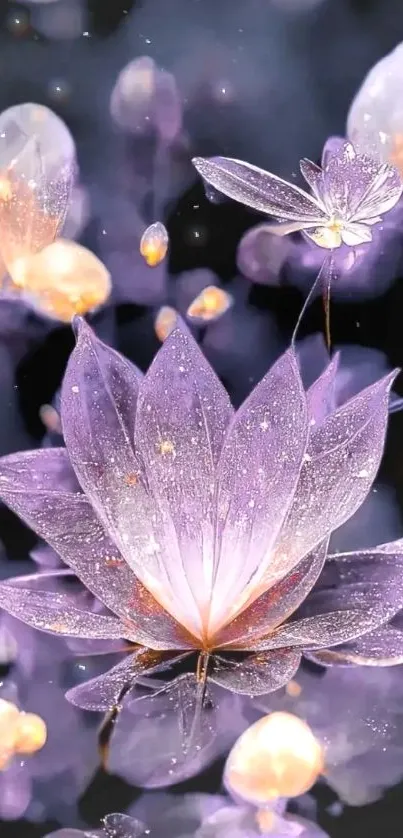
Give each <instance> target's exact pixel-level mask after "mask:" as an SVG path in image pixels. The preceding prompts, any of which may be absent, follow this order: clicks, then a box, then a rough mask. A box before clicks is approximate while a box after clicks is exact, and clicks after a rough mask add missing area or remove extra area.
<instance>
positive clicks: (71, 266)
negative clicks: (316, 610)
mask: <svg viewBox="0 0 403 838" xmlns="http://www.w3.org/2000/svg"><path fill="white" fill-rule="evenodd" d="M12 278H13V280H14V282H15V283H16V284H17V285H18V286H19V287H20V288H22V289H24V292H25V293H26V294H27V295H29V296H28V301H29V302H31V304H32V305H33V307H35V308H37V309H38V310H39V311H41V313H43V314H47V315H48V316H49V317H52V318H53V319H55V320H61V321H63V322H65V323H67V322H69V321H70V320H71V318H72V317H73V315H74V314H86V313H87V312H89V311H93V310H94V309H96V308H98V307H99V306H100V305H102V304H103V303H104V302H105V301H106V300H107V298H108V296H109V294H110V291H111V279H110V274H109V272H108V270H107V269H106V268H105V266H104V265H103V263H102V262H101V261H100V259H98V258H97V257H96V256H95V255H94V254H93V253H91V251H90V250H87V248H85V247H82V246H81V245H79V244H76V243H75V242H71V241H67V240H64V239H57V241H55V242H53V243H52V244H50V245H48V247H45V248H44V249H43V250H41V251H40V252H39V253H36V254H34V255H33V256H29V257H27V258H25V259H20V260H18V265H17V266H16V269H15V270H14V272H13V273H12ZM31 295H32V296H31Z"/></svg>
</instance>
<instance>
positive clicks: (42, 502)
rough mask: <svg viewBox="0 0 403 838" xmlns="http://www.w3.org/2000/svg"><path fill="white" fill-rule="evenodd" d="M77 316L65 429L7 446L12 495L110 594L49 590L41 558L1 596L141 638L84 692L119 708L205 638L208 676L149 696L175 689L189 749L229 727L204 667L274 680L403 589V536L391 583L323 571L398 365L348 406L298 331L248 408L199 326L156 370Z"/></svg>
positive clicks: (85, 632)
mask: <svg viewBox="0 0 403 838" xmlns="http://www.w3.org/2000/svg"><path fill="white" fill-rule="evenodd" d="M77 329H78V339H77V346H76V348H75V350H74V351H73V353H72V355H71V357H70V360H69V363H68V367H67V371H66V375H65V378H64V382H63V390H62V399H61V410H62V424H63V433H64V439H65V444H66V449H60V448H59V449H51V448H48V449H43V450H39V451H33V452H29V453H27V454H17V455H12V456H9V457H6V458H3V460H2V462H1V469H0V485H1V496H2V498H3V500H4V501H6V502H7V504H8V505H9V506H11V507H12V508H13V509H14V510H15V511H16V512H18V514H19V515H21V517H23V518H24V520H25V521H26V522H27V523H28V524H29V525H30V526H32V527H33V528H34V529H35V530H36V532H37V533H38V534H39V535H40V536H41V537H43V538H44V539H46V540H47V541H48V542H49V544H50V545H51V546H52V547H53V548H54V549H55V550H56V551H57V552H58V553H59V554H60V556H61V558H62V559H63V560H64V561H65V562H66V563H67V564H68V565H69V566H70V568H71V569H72V570H73V571H74V572H75V573H76V574H77V576H78V577H79V578H80V579H81V581H82V582H83V584H84V585H85V586H86V587H87V588H88V589H89V590H90V591H91V592H92V594H94V596H95V597H96V598H97V599H99V600H100V602H101V603H103V606H104V610H103V611H99V610H96V609H94V607H93V606H91V607H90V608H89V607H88V606H86V604H85V602H82V601H79V600H77V599H74V598H73V599H72V598H71V597H70V596H69V595H68V594H65V593H62V592H60V593H52V592H51V591H49V590H46V577H45V576H43V577H42V580H43V590H42V591H39V590H38V581H37V577H33V578H34V580H35V581H34V585H33V586H32V585H30V584H29V578H28V581H27V580H26V578H25V579H23V580H21V582H18V580H14V581H13V582H11V583H3V584H2V586H1V588H0V592H1V594H0V596H1V604H2V605H3V606H4V607H5V608H6V609H7V610H8V611H9V612H10V613H11V614H13V615H14V616H18V617H19V618H20V619H22V620H24V621H25V622H28V623H29V624H31V625H33V626H35V627H36V628H40V629H42V630H44V631H47V632H54V633H57V634H62V635H67V636H69V635H70V636H71V637H76V638H87V639H88V640H92V641H95V640H96V641H108V643H107V644H106V645H107V647H108V651H111V645H110V641H112V648H113V649H116V641H118V646H119V644H120V642H121V641H123V640H124V642H125V643H126V644H128V650H129V649H130V645H131V646H132V647H133V644H134V646H135V648H134V650H132V652H131V654H129V655H128V656H127V657H125V658H124V659H123V661H122V662H121V663H119V664H117V666H115V667H114V668H113V669H112V670H110V671H109V672H108V673H106V674H105V675H101V676H99V677H97V678H95V679H93V680H92V681H88V682H86V683H84V684H81V685H78V686H77V687H75V688H73V689H71V690H70V691H69V692H68V694H67V695H68V698H69V699H70V700H71V701H72V702H73V703H76V704H78V705H79V706H81V707H84V708H87V709H92V710H108V709H110V708H111V707H113V706H114V705H115V704H116V702H119V701H120V700H121V699H122V697H123V694H124V693H125V692H126V691H127V690H128V689H130V688H131V687H132V686H134V684H135V683H136V682H139V684H140V685H141V683H142V679H143V678H144V675H146V674H147V675H151V676H153V679H154V681H155V677H157V681H158V674H159V673H160V672H161V671H163V670H164V669H166V668H167V667H168V666H171V665H172V664H173V663H175V660H177V659H178V658H179V659H183V658H184V656H185V657H186V656H188V655H190V654H191V653H194V652H198V653H200V655H199V658H198V663H197V677H196V678H194V676H193V675H192V674H191V673H190V672H189V673H183V674H180V675H177V676H176V677H175V678H174V680H171V681H170V683H169V684H168V685H166V684H165V685H164V684H163V683H161V682H159V684H160V686H159V687H157V688H156V690H155V692H154V697H153V696H151V702H154V704H155V702H156V701H157V702H158V700H159V699H158V696H159V695H161V691H162V693H164V692H167V694H168V696H169V700H170V702H171V706H172V707H174V708H175V709H176V712H177V713H178V711H179V710H181V714H180V728H181V730H182V739H183V741H182V749H183V753H184V755H185V756H186V758H191V756H190V757H189V753H190V751H189V749H190V748H191V747H192V746H196V748H197V750H198V751H200V749H201V748H202V747H208V743H209V741H210V740H211V738H213V737H214V724H213V716H214V713H215V711H213V710H212V709H210V711H208V707H209V706H210V707H211V704H213V705H214V701H213V700H210V694H209V690H208V689H207V692H206V690H205V680H206V677H208V680H209V683H210V684H211V685H212V686H211V690H213V689H215V687H214V685H217V686H219V687H224V688H225V689H228V690H230V691H233V692H235V693H241V694H242V693H243V694H246V695H253V694H259V693H267V692H270V691H271V690H276V689H278V688H279V687H281V686H282V685H283V684H285V683H286V682H287V681H288V680H289V679H290V678H291V677H292V676H293V674H294V673H295V671H296V670H297V668H298V666H299V663H300V660H301V653H302V652H306V653H307V652H309V654H311V653H312V652H313V650H320V649H326V648H327V647H329V646H335V645H337V644H341V643H347V642H350V641H352V640H354V639H355V638H357V637H360V636H361V635H363V634H368V632H370V631H372V630H375V629H377V628H378V627H379V626H382V625H383V624H385V623H386V622H387V621H388V620H390V619H391V618H392V617H393V616H394V615H395V614H396V613H397V611H398V610H399V609H400V608H402V606H403V589H402V586H401V581H400V576H399V556H400V545H399V544H398V546H397V548H396V553H397V555H396V561H394V558H393V553H391V556H390V575H388V578H387V580H386V581H385V583H384V584H381V585H380V586H379V585H376V584H364V593H363V588H362V583H361V580H358V581H357V584H354V585H350V586H341V587H340V588H335V589H334V590H333V589H332V590H331V592H329V594H328V595H326V596H325V597H324V596H323V591H321V590H320V589H319V590H318V588H317V585H316V586H315V582H316V580H317V579H318V576H319V575H320V572H321V569H322V567H323V564H324V561H325V558H326V552H327V543H328V538H329V535H330V533H331V532H332V530H334V529H336V528H337V527H338V526H340V525H341V524H342V523H343V522H344V521H346V520H347V519H348V518H349V517H351V515H352V514H353V513H354V511H355V510H356V509H358V507H359V506H360V504H361V503H362V502H363V500H364V499H365V497H366V495H367V493H368V491H369V489H370V486H371V483H372V481H373V479H374V477H375V475H376V472H377V469H378V465H379V461H380V458H381V456H382V450H383V443H384V435H385V430H386V424H387V415H388V400H389V390H390V387H391V384H392V382H393V379H394V374H393V373H392V374H390V375H387V376H386V377H384V378H383V379H381V380H380V381H377V382H376V383H375V384H373V385H371V386H370V387H368V388H367V389H366V390H363V391H362V392H360V393H359V394H358V395H357V396H355V397H354V398H353V399H351V400H349V401H348V402H347V403H346V404H344V405H343V406H342V407H341V408H340V409H338V410H336V411H334V410H332V409H331V408H329V400H328V394H329V392H330V390H331V389H332V386H333V379H334V375H335V366H336V365H335V363H334V362H331V363H330V364H329V365H328V366H327V367H326V369H325V371H324V373H323V374H322V375H321V376H320V378H319V379H317V380H316V382H314V384H313V385H312V386H311V387H310V389H309V390H308V391H307V393H305V391H304V389H303V385H302V381H301V377H300V373H299V368H298V364H297V362H296V358H295V356H294V353H293V351H292V350H289V351H288V352H286V353H285V354H284V355H283V356H281V357H280V358H279V360H278V361H277V362H276V364H275V365H274V366H273V367H272V369H271V370H270V372H269V373H268V374H267V375H266V376H265V378H264V379H263V380H262V381H261V383H260V384H259V385H258V386H257V387H256V388H255V390H254V391H253V392H252V393H251V395H250V396H249V398H248V399H247V400H246V402H245V403H244V404H243V405H242V407H241V408H240V410H239V411H238V412H237V413H234V411H233V409H232V408H231V405H230V403H229V400H228V396H227V394H226V392H225V390H224V388H223V387H222V385H221V384H220V383H219V381H218V379H216V377H215V375H214V373H213V372H212V370H211V368H210V367H209V365H208V364H207V362H206V361H205V359H204V358H203V356H202V354H201V353H200V351H199V349H198V347H197V345H196V344H195V342H194V341H193V339H192V338H191V337H190V335H189V334H187V333H186V332H181V331H180V330H175V331H174V332H173V333H171V335H170V336H169V337H168V338H167V340H166V341H165V343H164V344H163V346H162V348H161V350H160V351H159V353H158V355H157V356H156V358H155V360H154V362H153V364H152V365H151V368H150V370H149V372H148V373H147V375H146V376H145V377H142V376H141V375H140V374H139V373H138V371H137V370H136V369H135V368H134V367H133V366H132V365H131V364H130V363H129V362H127V361H126V360H125V359H124V358H123V357H122V356H120V355H119V354H118V353H116V352H115V351H114V350H112V349H109V348H108V347H107V346H106V345H105V344H103V343H101V341H99V340H98V339H97V338H96V337H95V335H94V334H93V332H92V331H91V329H90V328H89V327H88V326H87V325H86V324H85V323H84V321H79V322H78V323H77ZM80 487H81V488H80ZM356 561H357V563H358V561H359V556H357V557H356ZM334 562H336V563H337V562H338V557H337V556H336V557H334ZM394 567H395V568H396V570H395V573H394V571H393V568H394ZM47 578H49V576H47ZM55 578H56V576H55V575H53V574H52V576H51V579H52V585H53V584H54V581H55ZM312 588H313V591H312V593H309V592H310V591H311V589H312ZM105 609H107V611H105ZM99 645H100V647H101V648H102V644H99ZM121 645H123V647H124V644H121ZM154 687H155V683H154ZM146 689H147V688H146ZM139 700H144V698H141V697H140V698H139ZM203 701H204V702H207V704H206V705H205V706H206V712H205V713H201V710H202V706H203ZM148 706H149V707H150V704H148ZM158 712H160V711H158ZM182 763H183V759H182ZM172 770H173V773H172V782H173V781H174V779H175V772H174V769H172Z"/></svg>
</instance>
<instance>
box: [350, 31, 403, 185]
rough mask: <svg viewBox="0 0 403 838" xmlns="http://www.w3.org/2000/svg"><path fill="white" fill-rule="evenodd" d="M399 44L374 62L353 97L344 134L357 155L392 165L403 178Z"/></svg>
mask: <svg viewBox="0 0 403 838" xmlns="http://www.w3.org/2000/svg"><path fill="white" fill-rule="evenodd" d="M402 89H403V43H402V44H399V45H398V46H397V47H396V48H395V49H394V50H393V51H392V52H390V53H389V54H388V55H386V56H385V57H384V58H382V59H381V60H380V61H378V63H377V64H375V65H374V66H373V67H372V68H371V69H370V71H369V73H368V74H367V75H366V77H365V79H364V81H363V83H362V85H361V87H360V89H359V90H358V93H357V94H356V96H355V97H354V99H353V101H352V104H351V107H350V111H349V114H348V118H347V134H348V137H349V138H350V140H351V141H352V143H353V144H354V145H355V146H356V147H357V148H358V149H359V150H361V151H366V152H367V153H368V154H371V155H372V156H375V157H377V158H379V159H381V160H383V161H385V162H389V163H393V164H394V165H395V166H396V168H398V169H399V171H400V173H401V174H402V175H403V107H402Z"/></svg>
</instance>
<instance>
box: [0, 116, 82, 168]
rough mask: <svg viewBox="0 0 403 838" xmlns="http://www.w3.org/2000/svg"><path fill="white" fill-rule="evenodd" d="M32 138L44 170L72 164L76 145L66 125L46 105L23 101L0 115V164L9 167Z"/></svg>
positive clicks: (2, 166)
mask: <svg viewBox="0 0 403 838" xmlns="http://www.w3.org/2000/svg"><path fill="white" fill-rule="evenodd" d="M31 137H35V138H36V142H37V145H38V152H39V155H40V157H41V160H42V161H43V165H44V168H45V170H46V171H47V172H50V171H53V170H55V171H57V169H58V168H60V167H61V166H65V165H70V166H73V165H75V161H76V148H75V143H74V140H73V137H72V135H71V133H70V131H69V129H68V128H67V125H66V124H65V123H64V122H63V120H62V119H60V117H59V116H57V114H55V113H54V112H53V111H52V110H51V109H50V108H47V107H46V106H45V105H38V104H35V103H34V102H25V103H24V104H23V105H14V106H13V107H11V108H7V110H5V111H3V112H2V113H1V114H0V167H1V168H4V167H6V166H8V165H9V164H10V163H11V161H12V160H13V158H14V157H16V156H17V155H18V154H20V153H21V151H22V150H23V148H24V146H26V144H27V142H28V140H29V139H30V138H31Z"/></svg>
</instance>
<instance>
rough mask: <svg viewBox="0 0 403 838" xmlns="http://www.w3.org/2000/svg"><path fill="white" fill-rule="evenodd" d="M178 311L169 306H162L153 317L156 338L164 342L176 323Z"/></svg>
mask: <svg viewBox="0 0 403 838" xmlns="http://www.w3.org/2000/svg"><path fill="white" fill-rule="evenodd" d="M177 320H178V312H177V311H176V309H174V308H171V306H162V307H161V308H160V310H159V312H158V314H157V316H156V318H155V322H154V329H155V334H156V335H157V338H158V339H159V340H160V341H161V343H163V342H164V340H166V339H167V337H168V335H170V334H171V332H172V331H173V329H174V328H175V326H176V325H177Z"/></svg>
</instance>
